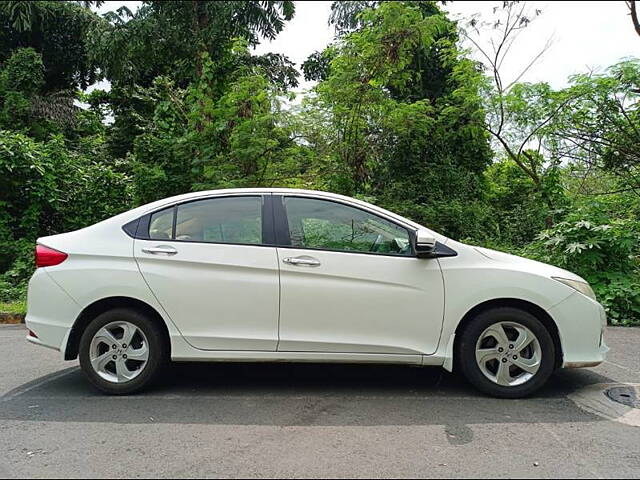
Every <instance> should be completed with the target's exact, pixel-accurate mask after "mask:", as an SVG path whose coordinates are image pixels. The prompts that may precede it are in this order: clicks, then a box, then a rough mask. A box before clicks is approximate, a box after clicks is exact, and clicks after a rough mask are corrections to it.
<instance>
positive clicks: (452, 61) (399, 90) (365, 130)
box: [314, 2, 491, 235]
mask: <svg viewBox="0 0 640 480" xmlns="http://www.w3.org/2000/svg"><path fill="white" fill-rule="evenodd" d="M431 7H433V5H431V4H429V8H430V9H429V10H428V11H427V12H425V8H424V6H422V5H421V4H419V3H416V2H383V3H381V4H380V5H379V6H377V7H376V8H374V9H368V10H364V11H362V12H360V13H359V14H358V19H359V22H360V25H361V26H360V27H359V28H358V29H357V30H356V31H354V32H352V33H349V34H347V35H345V36H344V37H343V38H342V40H341V41H340V42H338V43H336V44H335V45H333V46H331V47H329V49H328V51H327V52H326V54H325V55H326V58H330V59H331V61H330V63H329V68H328V76H327V78H326V79H325V80H323V81H322V82H320V83H319V84H318V86H317V87H316V89H315V94H316V95H317V100H315V101H314V104H315V105H316V107H317V108H320V109H322V110H323V111H324V114H323V116H324V118H325V119H326V120H327V124H326V128H325V129H324V130H325V133H326V135H328V137H329V138H330V140H327V141H326V142H325V143H327V144H331V145H333V155H334V157H335V161H334V162H333V163H334V164H338V165H344V166H345V167H346V169H347V172H348V177H346V178H345V177H344V176H343V177H341V180H339V181H337V182H334V183H335V184H340V185H341V186H342V188H341V190H342V191H343V192H344V193H348V194H363V195H369V196H374V197H376V198H378V199H379V200H380V201H382V202H383V203H384V204H386V205H388V206H392V205H393V206H395V207H396V208H398V209H399V210H400V211H402V212H404V213H408V214H409V215H410V216H413V217H414V218H417V219H420V220H423V221H424V220H428V221H430V222H431V224H432V225H433V223H434V221H435V223H437V224H440V225H444V224H445V222H438V221H437V220H436V218H435V217H437V212H438V211H439V210H440V207H443V206H444V205H443V204H444V203H445V202H444V201H443V200H440V201H441V202H442V203H440V202H439V199H445V198H446V199H447V202H448V203H450V202H455V201H460V202H465V201H468V200H469V199H477V198H479V196H480V194H481V191H482V189H483V183H482V177H481V173H482V171H483V170H484V168H485V167H486V166H487V165H488V163H489V161H490V155H491V152H490V149H489V145H488V141H487V136H486V134H485V133H484V131H483V130H482V128H480V127H479V126H478V125H479V124H482V122H483V118H484V112H483V110H482V106H481V100H480V96H479V95H478V87H479V84H480V81H481V76H480V74H479V73H478V71H477V69H476V66H475V64H474V63H473V62H472V61H470V60H469V59H467V58H465V57H464V55H463V54H462V53H461V52H460V51H459V50H458V49H457V47H456V39H457V37H456V36H455V26H454V25H453V24H452V23H451V22H449V21H448V20H447V19H446V17H445V16H444V15H443V14H442V13H441V12H438V13H437V14H432V11H433V9H432V8H431ZM433 8H435V7H433ZM343 173H344V170H341V171H340V172H339V174H340V175H342V174H343ZM447 227H448V228H447V229H448V230H449V233H453V232H455V234H456V235H459V234H461V228H460V225H458V226H457V227H455V228H454V227H453V226H452V225H447ZM449 227H450V228H449Z"/></svg>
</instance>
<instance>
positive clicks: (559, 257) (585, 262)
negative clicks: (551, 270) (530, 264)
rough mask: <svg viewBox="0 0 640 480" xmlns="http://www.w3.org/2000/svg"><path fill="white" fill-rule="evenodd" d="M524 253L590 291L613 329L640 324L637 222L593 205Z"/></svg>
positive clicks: (569, 216)
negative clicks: (563, 272)
mask: <svg viewBox="0 0 640 480" xmlns="http://www.w3.org/2000/svg"><path fill="white" fill-rule="evenodd" d="M522 253H523V254H524V255H527V256H529V257H531V258H535V259H537V260H541V261H543V262H547V263H551V264H554V265H557V266H559V267H562V268H565V269H567V270H571V271H573V272H575V273H577V274H579V275H581V276H582V277H584V278H585V279H586V280H587V281H588V282H589V283H590V284H591V286H592V287H593V290H594V291H595V293H596V295H597V297H598V300H599V301H600V302H601V303H602V304H603V305H604V306H605V309H606V310H607V315H608V317H609V319H610V320H611V322H612V323H614V324H632V323H637V322H638V321H639V320H640V220H638V218H637V217H636V218H611V217H610V216H609V214H608V212H607V209H606V208H605V206H604V205H602V204H600V203H599V202H594V203H592V204H590V205H589V206H588V207H582V208H576V209H575V210H572V211H570V213H568V214H567V216H566V218H565V220H563V221H561V222H559V223H558V224H556V225H554V227H553V228H551V229H548V230H545V231H543V232H542V233H540V234H539V235H538V236H537V238H536V240H534V241H533V242H532V243H531V244H529V245H527V246H526V247H525V248H524V249H523V250H522Z"/></svg>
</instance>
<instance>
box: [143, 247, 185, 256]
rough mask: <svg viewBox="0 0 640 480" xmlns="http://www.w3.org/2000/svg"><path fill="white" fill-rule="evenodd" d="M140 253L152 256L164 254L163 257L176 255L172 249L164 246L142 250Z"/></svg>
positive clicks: (176, 251) (175, 251)
mask: <svg viewBox="0 0 640 480" xmlns="http://www.w3.org/2000/svg"><path fill="white" fill-rule="evenodd" d="M142 251H143V252H144V253H151V254H152V255H158V254H164V255H175V254H176V253H178V250H176V249H175V248H173V247H168V246H166V245H158V246H157V247H148V248H143V249H142Z"/></svg>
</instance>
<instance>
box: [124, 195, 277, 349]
mask: <svg viewBox="0 0 640 480" xmlns="http://www.w3.org/2000/svg"><path fill="white" fill-rule="evenodd" d="M263 200H264V199H263V196H261V195H244V196H226V197H212V198H207V199H202V200H195V201H190V202H187V203H182V204H178V205H177V206H173V207H169V208H168V209H165V210H161V211H159V212H156V213H154V214H153V215H151V217H150V219H149V221H148V235H145V234H144V233H146V232H143V237H147V239H137V240H136V241H135V246H134V252H135V257H136V260H137V262H138V265H139V267H140V271H141V272H142V275H143V276H144V278H145V280H146V282H147V283H148V284H149V287H150V288H151V290H152V291H153V293H154V294H155V296H156V297H157V298H158V300H159V302H160V304H161V305H162V307H163V308H164V310H165V311H166V312H167V314H168V315H169V316H170V317H171V319H172V320H173V322H174V323H175V324H176V326H177V327H178V328H179V329H180V332H181V333H182V335H183V336H184V337H185V339H186V340H187V341H188V342H189V343H190V344H191V345H192V346H194V347H196V348H199V349H205V350H262V351H275V350H276V346H277V342H278V301H279V281H278V260H277V253H276V249H275V247H273V246H265V245H264V243H265V242H263V227H262V225H263ZM138 236H139V235H138Z"/></svg>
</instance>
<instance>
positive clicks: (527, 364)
mask: <svg viewBox="0 0 640 480" xmlns="http://www.w3.org/2000/svg"><path fill="white" fill-rule="evenodd" d="M461 335H462V338H461V341H460V344H459V349H458V356H459V365H460V368H461V370H462V373H463V374H464V376H465V377H466V378H467V380H469V382H470V383H471V384H473V385H474V386H475V387H476V388H478V389H479V390H480V391H482V392H484V393H486V394H488V395H491V396H494V397H499V398H520V397H525V396H527V395H530V394H532V393H533V392H535V391H536V390H538V389H539V388H540V387H542V386H543V385H544V384H545V383H546V381H547V380H548V379H549V377H550V376H551V374H552V373H553V370H554V365H555V347H554V344H553V339H552V338H551V335H550V334H549V332H548V330H547V329H546V327H545V326H544V325H543V324H542V322H540V320H538V319H537V318H536V317H535V316H533V315H532V314H531V313H529V312H526V311H523V310H520V309H517V308H513V307H499V308H494V309H491V310H487V311H484V312H482V313H480V314H479V315H477V316H476V317H475V318H474V319H473V320H472V321H471V322H470V323H469V324H468V325H467V326H466V328H465V329H464V331H463V332H462V334H461Z"/></svg>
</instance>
